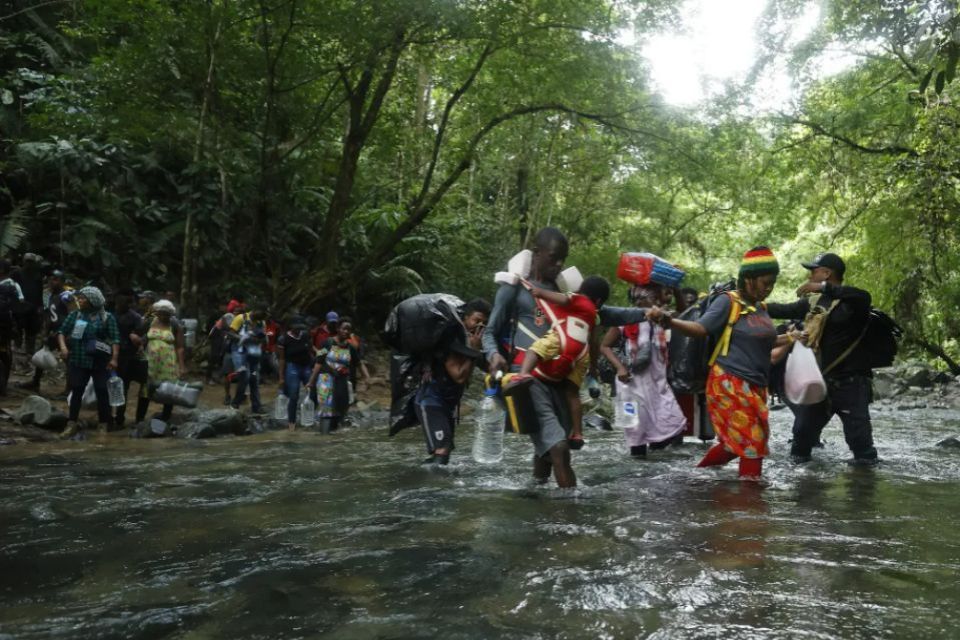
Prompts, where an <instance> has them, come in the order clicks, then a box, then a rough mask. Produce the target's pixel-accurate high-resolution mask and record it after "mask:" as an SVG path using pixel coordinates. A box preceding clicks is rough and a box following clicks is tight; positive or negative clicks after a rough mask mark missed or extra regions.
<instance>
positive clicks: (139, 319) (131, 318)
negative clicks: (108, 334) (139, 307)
mask: <svg viewBox="0 0 960 640" xmlns="http://www.w3.org/2000/svg"><path fill="white" fill-rule="evenodd" d="M116 317H117V328H118V329H119V330H120V353H123V354H129V353H134V352H136V350H137V348H136V347H135V346H134V344H133V343H132V342H130V334H131V333H137V332H138V331H139V330H140V326H141V325H142V324H143V316H141V315H140V314H139V313H137V312H136V311H134V310H133V309H127V310H126V311H125V312H124V313H118V314H116Z"/></svg>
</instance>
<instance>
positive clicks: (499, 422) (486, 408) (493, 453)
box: [473, 387, 504, 464]
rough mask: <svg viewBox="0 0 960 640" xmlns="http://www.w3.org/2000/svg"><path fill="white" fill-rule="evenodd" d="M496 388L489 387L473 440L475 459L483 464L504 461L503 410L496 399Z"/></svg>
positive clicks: (478, 412)
mask: <svg viewBox="0 0 960 640" xmlns="http://www.w3.org/2000/svg"><path fill="white" fill-rule="evenodd" d="M496 395H497V389H496V387H487V388H486V389H484V392H483V401H482V402H481V403H480V409H479V410H478V411H477V428H476V433H475V434H474V440H473V459H474V460H476V461H477V462H479V463H481V464H494V463H497V462H500V461H501V460H502V459H503V427H504V413H503V409H502V408H501V407H500V404H499V403H498V402H497V399H496Z"/></svg>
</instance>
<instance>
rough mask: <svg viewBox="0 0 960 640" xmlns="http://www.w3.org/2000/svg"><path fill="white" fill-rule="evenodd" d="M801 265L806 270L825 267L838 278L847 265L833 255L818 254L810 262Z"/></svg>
mask: <svg viewBox="0 0 960 640" xmlns="http://www.w3.org/2000/svg"><path fill="white" fill-rule="evenodd" d="M801 264H803V266H804V268H806V269H816V268H817V267H826V268H827V269H830V270H831V271H833V272H834V273H836V274H837V275H838V276H842V275H843V272H844V271H846V270H847V265H845V264H844V263H843V259H842V258H841V257H840V256H838V255H837V254H835V253H818V254H817V256H816V257H815V258H814V259H813V260H811V261H810V262H803V263H801Z"/></svg>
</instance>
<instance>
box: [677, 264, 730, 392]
mask: <svg viewBox="0 0 960 640" xmlns="http://www.w3.org/2000/svg"><path fill="white" fill-rule="evenodd" d="M736 288H737V283H736V282H735V281H734V280H729V281H727V282H715V283H714V284H712V285H710V293H709V294H708V295H707V296H706V297H705V298H704V299H703V300H701V301H700V302H699V303H698V304H695V305H693V306H692V307H689V308H687V309H685V310H684V312H683V313H681V314H680V315H679V316H677V318H678V319H679V320H689V321H691V322H693V321H696V320H699V319H700V317H701V316H702V315H703V314H704V313H706V311H707V307H709V306H710V305H711V304H712V303H713V301H714V300H716V298H717V296H722V295H724V294H725V293H727V292H728V291H734V290H736ZM714 348H716V339H715V338H713V337H708V338H706V339H704V338H694V337H692V336H687V335H684V334H682V333H680V332H679V331H672V332H671V333H670V345H669V354H670V359H669V362H668V364H667V382H668V383H669V384H670V387H671V388H672V389H673V390H674V391H675V392H676V393H687V394H694V393H703V392H704V390H705V389H706V388H707V375H708V374H709V373H710V365H709V362H710V355H711V354H712V353H713V350H714Z"/></svg>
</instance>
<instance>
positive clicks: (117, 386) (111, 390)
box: [107, 371, 127, 407]
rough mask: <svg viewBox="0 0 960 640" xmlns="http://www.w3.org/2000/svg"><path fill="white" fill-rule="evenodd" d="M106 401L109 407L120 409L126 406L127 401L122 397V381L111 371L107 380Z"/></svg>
mask: <svg viewBox="0 0 960 640" xmlns="http://www.w3.org/2000/svg"><path fill="white" fill-rule="evenodd" d="M107 399H108V400H109V401H110V406H111V407H122V406H123V405H125V404H127V399H126V398H124V397H123V380H122V379H121V378H120V376H118V375H117V372H116V371H111V372H110V379H109V380H107Z"/></svg>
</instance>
